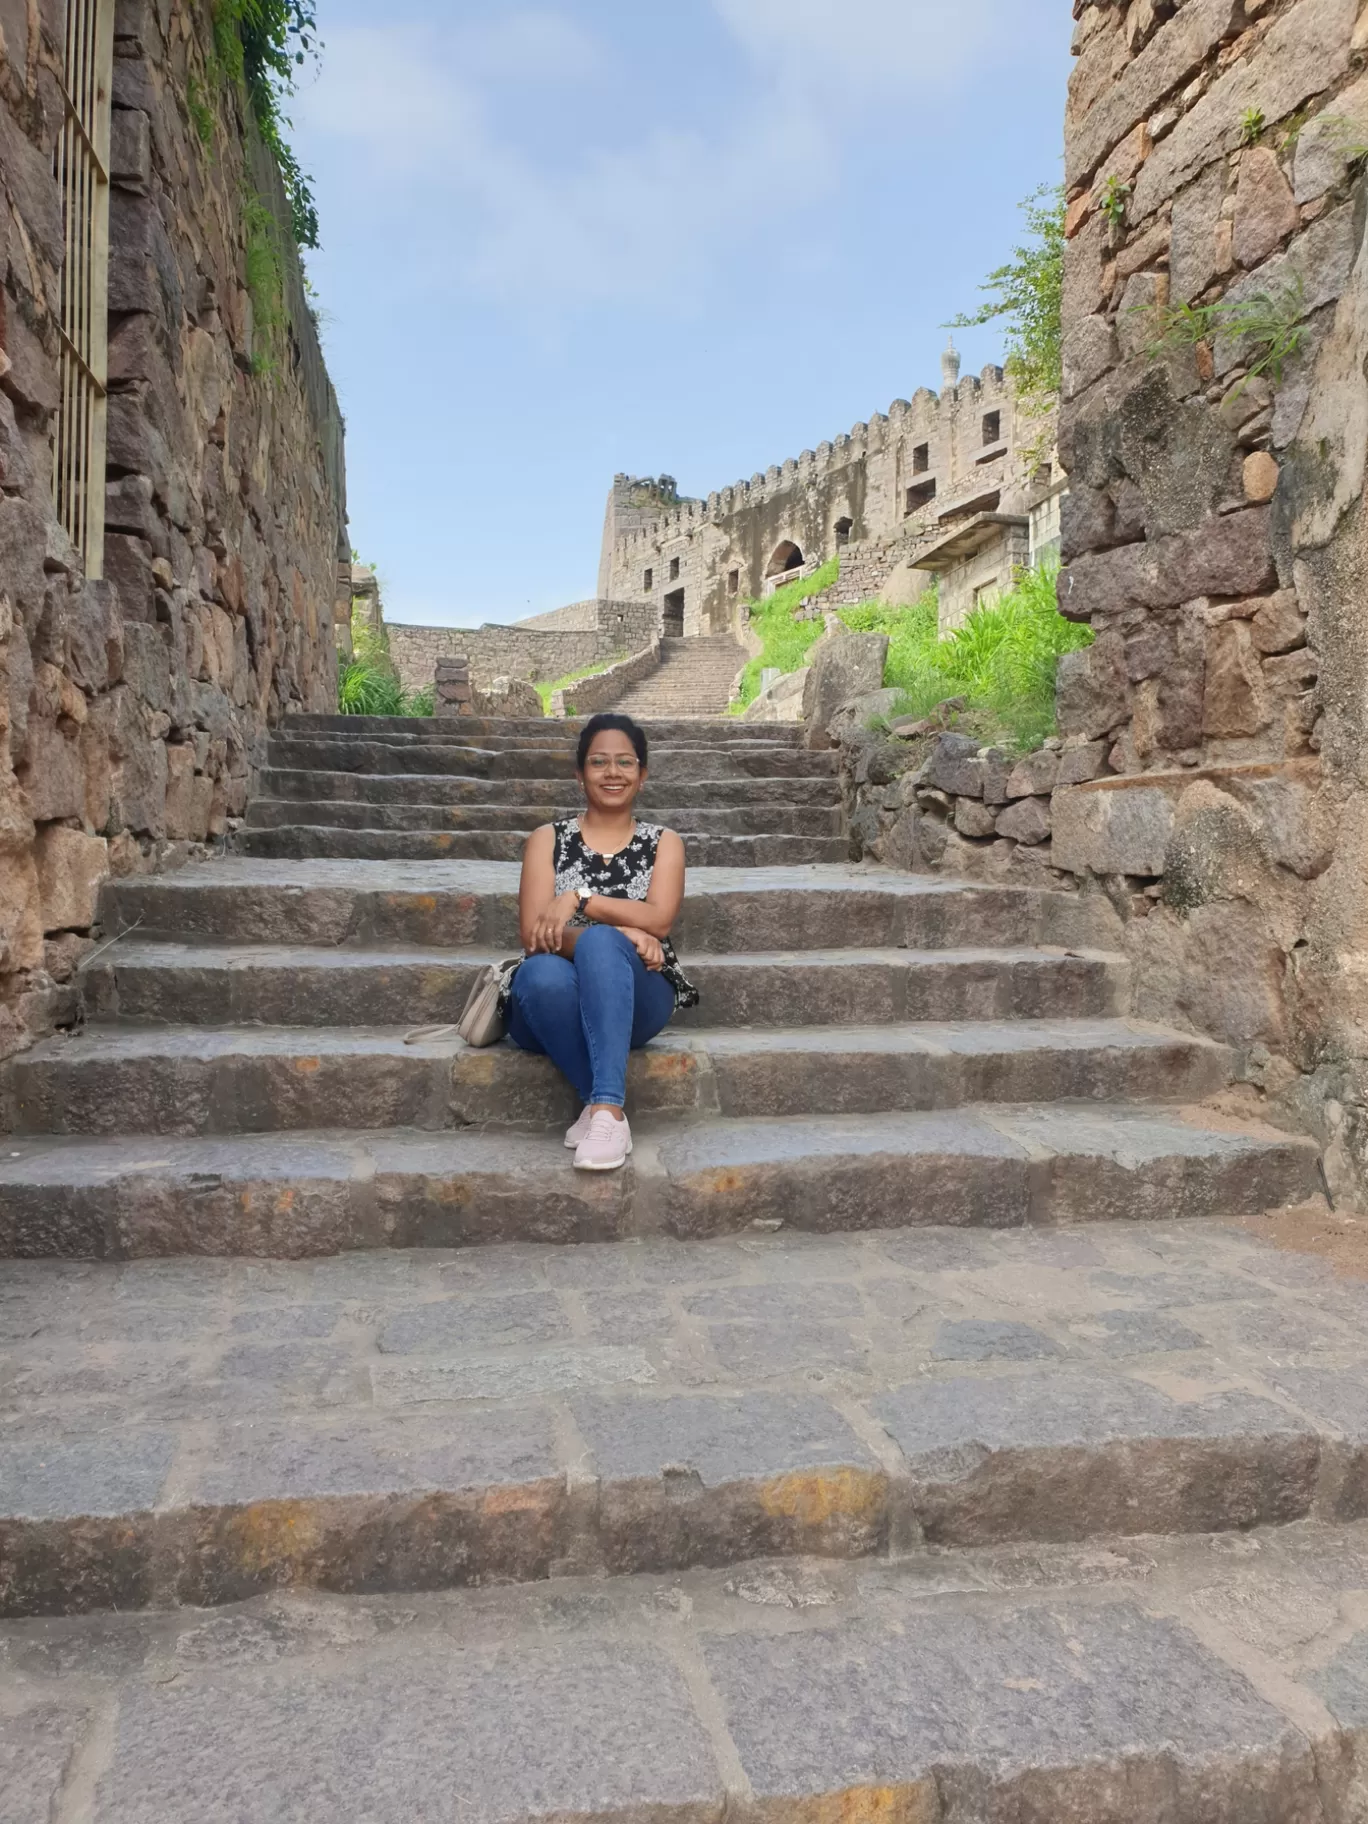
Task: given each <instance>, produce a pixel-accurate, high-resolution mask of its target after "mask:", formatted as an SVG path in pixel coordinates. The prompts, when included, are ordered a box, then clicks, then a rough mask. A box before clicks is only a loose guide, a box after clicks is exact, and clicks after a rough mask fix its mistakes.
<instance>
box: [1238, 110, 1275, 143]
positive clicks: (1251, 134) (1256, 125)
mask: <svg viewBox="0 0 1368 1824" xmlns="http://www.w3.org/2000/svg"><path fill="white" fill-rule="evenodd" d="M1267 125H1268V122H1267V120H1266V119H1265V118H1264V111H1263V109H1262V108H1246V109H1245V111H1244V113H1243V114H1242V115H1241V116H1240V144H1241V145H1242V146H1257V145H1258V143H1259V141H1260V140H1261V139H1262V138H1263V136H1264V129H1265V128H1266V127H1267Z"/></svg>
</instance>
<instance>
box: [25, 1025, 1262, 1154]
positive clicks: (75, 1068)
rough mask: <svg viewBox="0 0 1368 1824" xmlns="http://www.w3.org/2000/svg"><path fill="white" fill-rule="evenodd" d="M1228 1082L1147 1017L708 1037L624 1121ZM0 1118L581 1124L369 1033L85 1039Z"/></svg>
mask: <svg viewBox="0 0 1368 1824" xmlns="http://www.w3.org/2000/svg"><path fill="white" fill-rule="evenodd" d="M1229 1080H1230V1061H1229V1055H1228V1053H1227V1052H1226V1051H1225V1050H1224V1048H1223V1047H1221V1046H1219V1045H1214V1044H1212V1043H1210V1042H1209V1041H1206V1040H1200V1039H1195V1038H1192V1037H1190V1036H1189V1035H1187V1034H1185V1033H1180V1032H1174V1031H1171V1030H1169V1029H1168V1028H1165V1027H1159V1026H1148V1025H1144V1024H1142V1023H1141V1022H1140V1021H1137V1020H1118V1019H1091V1020H1088V1019H1079V1020H1061V1019H1033V1020H1001V1021H974V1020H971V1021H943V1022H931V1021H921V1022H916V1023H910V1024H905V1025H884V1026H844V1027H838V1026H794V1027H777V1028H772V1029H755V1028H730V1029H719V1028H716V1027H710V1028H706V1029H700V1030H696V1031H691V1032H690V1031H681V1032H667V1033H666V1034H664V1035H662V1037H661V1038H659V1039H655V1040H653V1041H652V1043H651V1044H650V1045H649V1046H647V1047H646V1049H645V1050H644V1051H640V1052H636V1053H634V1054H633V1056H632V1058H631V1060H630V1063H629V1066H628V1072H627V1106H628V1111H629V1113H631V1114H632V1115H633V1117H634V1118H636V1117H650V1116H666V1117H672V1118H674V1119H676V1120H681V1119H693V1120H697V1119H701V1118H706V1117H707V1116H710V1115H719V1114H720V1115H722V1116H725V1117H732V1116H742V1115H751V1116H771V1115H875V1114H882V1113H884V1112H886V1111H903V1110H920V1109H950V1108H957V1107H960V1106H962V1105H963V1104H966V1103H971V1102H1023V1101H1026V1100H1028V1099H1037V1100H1045V1099H1047V1098H1051V1099H1067V1100H1071V1101H1080V1102H1085V1101H1088V1100H1096V1101H1114V1100H1120V1099H1125V1098H1136V1099H1140V1100H1148V1099H1156V1098H1167V1099H1172V1100H1195V1101H1200V1100H1201V1099H1202V1097H1204V1096H1207V1095H1211V1094H1214V1093H1215V1092H1216V1091H1217V1090H1220V1089H1223V1088H1224V1087H1225V1086H1226V1084H1227V1083H1228V1082H1229ZM3 1106H4V1109H5V1115H6V1121H5V1126H6V1129H7V1131H9V1132H12V1133H17V1134H106V1135H115V1134H119V1133H130V1132H131V1133H139V1134H177V1135H191V1134H235V1133H278V1132H281V1131H285V1130H289V1129H300V1128H302V1129H308V1128H320V1127H343V1126H345V1125H346V1124H347V1122H348V1121H349V1120H351V1119H353V1118H354V1117H355V1114H356V1112H357V1111H358V1110H364V1111H365V1117H366V1120H367V1123H368V1124H369V1125H370V1126H372V1127H418V1128H444V1127H453V1126H455V1127H460V1126H467V1125H486V1124H488V1125H491V1126H495V1127H499V1126H507V1125H509V1124H520V1125H525V1126H527V1127H528V1128H544V1127H547V1126H551V1125H555V1126H561V1127H563V1126H566V1125H568V1124H569V1122H570V1121H572V1120H573V1119H574V1118H575V1116H576V1115H577V1114H578V1113H579V1104H578V1102H577V1101H576V1100H575V1098H574V1096H573V1093H572V1091H571V1089H570V1086H569V1085H568V1084H567V1083H566V1081H565V1079H564V1078H563V1077H562V1076H561V1075H560V1074H559V1072H558V1071H556V1070H555V1068H554V1067H553V1066H552V1064H551V1062H550V1060H549V1059H547V1058H543V1057H534V1056H531V1055H530V1054H528V1053H526V1052H522V1051H518V1050H515V1049H514V1047H513V1046H512V1045H509V1044H503V1045H498V1046H494V1047H492V1048H491V1049H489V1050H486V1051H472V1050H471V1049H470V1048H469V1047H468V1046H467V1045H466V1044H465V1043H464V1042H463V1041H462V1040H460V1039H457V1038H445V1039H439V1040H432V1041H428V1042H425V1043H422V1044H416V1045H414V1044H406V1043H405V1028H404V1027H402V1026H401V1027H384V1026H359V1025H350V1026H308V1027H287V1026H222V1027H215V1026H183V1025H181V1026H119V1025H114V1026H98V1025H92V1026H87V1027H84V1028H83V1029H82V1030H81V1031H79V1032H78V1033H75V1034H67V1033H60V1034H58V1035H56V1036H55V1037H53V1038H50V1039H46V1040H44V1041H43V1042H42V1043H41V1044H38V1045H35V1046H34V1047H33V1048H32V1049H31V1050H29V1051H26V1052H22V1053H20V1054H19V1055H18V1056H17V1057H15V1058H13V1059H12V1060H11V1061H10V1063H9V1066H8V1069H7V1073H6V1084H5V1097H4V1104H3Z"/></svg>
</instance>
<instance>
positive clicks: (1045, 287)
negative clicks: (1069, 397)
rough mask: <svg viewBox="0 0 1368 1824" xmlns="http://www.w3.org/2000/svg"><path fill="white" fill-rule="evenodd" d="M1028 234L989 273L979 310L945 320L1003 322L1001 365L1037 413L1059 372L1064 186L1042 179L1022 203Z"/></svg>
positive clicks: (961, 325) (1047, 404) (958, 324)
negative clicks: (1004, 342) (1003, 356)
mask: <svg viewBox="0 0 1368 1824" xmlns="http://www.w3.org/2000/svg"><path fill="white" fill-rule="evenodd" d="M1021 212H1022V214H1023V215H1024V216H1025V217H1026V228H1027V236H1026V239H1025V240H1024V241H1023V242H1022V243H1021V245H1020V246H1019V247H1016V248H1014V249H1013V252H1012V257H1011V259H1009V260H1008V261H1007V262H1006V264H1005V265H1002V266H999V267H998V268H997V270H996V271H995V272H990V273H989V274H988V277H987V280H986V281H985V282H984V284H983V285H982V286H980V288H979V289H980V290H982V291H986V292H987V293H988V294H989V297H988V301H987V302H986V303H985V304H983V305H981V306H980V307H979V309H978V310H976V311H972V312H966V313H965V314H964V315H962V316H958V317H956V318H955V320H954V322H953V323H951V324H948V325H947V327H948V328H950V329H973V328H977V327H978V326H979V325H980V324H984V323H996V322H999V321H1000V322H1002V323H1003V324H1004V325H1005V327H1006V331H1007V359H1006V362H1005V364H1004V365H1005V367H1006V370H1007V372H1008V374H1010V375H1011V377H1012V379H1013V380H1014V381H1015V382H1016V386H1017V396H1018V398H1019V400H1020V402H1021V405H1022V407H1023V408H1024V410H1025V411H1026V412H1028V413H1031V414H1033V415H1035V416H1040V415H1041V414H1043V413H1044V412H1047V411H1049V410H1050V409H1051V408H1052V407H1053V406H1054V403H1055V397H1056V395H1057V394H1058V392H1059V387H1060V381H1061V378H1062V375H1063V355H1062V352H1061V351H1062V345H1063V331H1062V327H1061V317H1062V308H1063V297H1064V191H1063V189H1062V188H1060V187H1059V186H1057V185H1046V186H1045V187H1044V188H1042V189H1040V190H1037V191H1036V192H1035V193H1034V194H1033V195H1031V196H1028V197H1027V198H1026V201H1025V202H1024V203H1023V204H1022V205H1021Z"/></svg>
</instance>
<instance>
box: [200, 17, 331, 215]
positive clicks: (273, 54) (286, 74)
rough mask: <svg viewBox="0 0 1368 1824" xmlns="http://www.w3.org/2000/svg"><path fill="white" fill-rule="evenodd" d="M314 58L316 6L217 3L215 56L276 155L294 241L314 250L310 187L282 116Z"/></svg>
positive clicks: (314, 207) (314, 212)
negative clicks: (299, 75)
mask: <svg viewBox="0 0 1368 1824" xmlns="http://www.w3.org/2000/svg"><path fill="white" fill-rule="evenodd" d="M317 53H318V22H317V18H316V14H315V6H314V0H217V4H216V6H215V8H214V54H215V58H216V60H217V63H218V66H219V69H220V71H221V72H222V73H223V75H225V76H226V77H228V78H229V79H230V80H231V81H233V82H237V83H240V84H241V85H242V87H243V88H244V89H245V90H246V93H247V98H248V101H249V102H250V104H251V108H252V114H253V116H254V118H255V120H256V123H257V128H258V130H259V131H260V133H261V137H262V139H263V140H264V141H265V142H266V144H267V145H268V146H269V147H270V149H271V151H272V152H273V153H274V154H275V158H276V163H277V164H278V165H279V166H280V174H281V177H282V178H283V179H284V182H285V194H286V196H287V197H288V199H289V204H290V213H291V218H292V226H293V228H294V236H295V239H296V241H298V243H299V245H300V246H301V247H317V245H318V205H317V203H316V202H315V200H314V193H313V182H312V180H311V179H310V178H309V177H308V176H307V175H306V174H305V172H304V171H302V170H301V169H300V165H299V160H298V159H297V158H296V157H295V155H294V151H293V149H292V148H291V146H290V144H289V142H288V140H287V139H286V138H285V129H286V128H287V127H288V126H289V124H290V123H289V119H288V117H287V116H286V115H285V113H284V111H283V104H284V101H285V98H286V97H287V96H288V95H289V94H290V93H291V92H292V91H293V89H294V86H295V79H296V75H297V72H298V70H299V69H300V67H301V66H302V65H303V64H305V63H307V62H308V60H309V58H310V57H313V56H316V55H317Z"/></svg>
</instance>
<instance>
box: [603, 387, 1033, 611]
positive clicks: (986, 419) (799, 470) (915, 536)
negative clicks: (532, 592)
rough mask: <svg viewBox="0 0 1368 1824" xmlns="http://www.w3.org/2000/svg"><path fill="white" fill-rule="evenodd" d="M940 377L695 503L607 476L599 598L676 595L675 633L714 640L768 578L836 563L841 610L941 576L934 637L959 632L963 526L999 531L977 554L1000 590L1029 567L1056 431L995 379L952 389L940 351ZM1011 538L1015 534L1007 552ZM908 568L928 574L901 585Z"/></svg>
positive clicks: (899, 594) (964, 603) (901, 597)
mask: <svg viewBox="0 0 1368 1824" xmlns="http://www.w3.org/2000/svg"><path fill="white" fill-rule="evenodd" d="M943 370H944V384H943V386H942V389H941V392H940V393H939V395H938V394H936V393H933V392H931V391H930V390H929V389H927V388H925V387H923V388H922V389H921V390H920V391H919V392H918V393H917V394H916V395H915V397H914V398H913V399H912V400H910V401H909V400H906V399H898V400H895V401H894V403H893V404H892V405H891V406H890V407H889V410H888V412H887V414H884V413H876V415H875V416H874V417H873V418H872V419H871V420H870V422H869V423H868V424H857V425H856V426H855V427H854V428H853V430H852V431H851V432H850V434H849V435H848V436H841V437H837V438H836V439H835V440H834V441H833V442H830V443H821V444H819V445H818V446H817V448H816V449H815V450H804V451H803V453H802V455H801V456H799V457H797V458H796V459H792V458H791V459H790V460H789V461H787V462H785V463H783V464H779V465H776V466H775V467H773V468H771V469H769V470H768V471H767V472H766V473H765V474H763V475H761V474H757V475H753V476H752V477H751V479H750V480H749V481H739V482H736V483H734V484H733V486H731V487H729V488H724V489H722V490H721V491H720V492H718V493H714V494H710V495H709V496H708V498H707V499H706V500H679V499H678V498H677V497H675V496H674V493H673V487H672V485H671V486H670V487H669V488H668V489H666V490H662V487H661V485H660V483H658V482H653V481H638V480H634V479H633V478H632V477H630V476H627V475H619V476H617V477H616V479H615V481H614V483H613V488H612V492H611V493H610V495H609V500H608V511H607V515H606V520H605V527H604V547H603V558H602V574H603V576H604V577H605V579H606V582H605V585H604V586H605V588H606V589H607V590H608V592H609V593H611V594H612V595H613V596H614V597H616V598H617V599H619V600H623V601H633V600H635V601H654V602H661V601H663V598H664V597H665V596H666V595H667V594H668V595H673V596H675V597H676V598H677V596H678V594H679V593H680V592H681V591H682V593H683V616H684V632H685V634H687V635H696V634H708V633H726V632H732V631H734V630H735V626H736V619H737V612H738V609H739V607H740V604H741V603H742V602H743V601H748V600H759V599H760V598H761V597H762V596H763V595H764V593H765V590H766V585H767V581H768V580H769V579H770V578H771V577H772V576H773V574H774V572H775V570H776V567H786V566H787V565H788V564H789V563H790V562H792V563H794V564H795V565H796V564H798V563H799V562H801V563H802V564H803V565H804V566H805V567H806V568H808V569H812V568H815V567H816V566H817V565H818V564H820V563H821V562H823V561H825V560H826V559H828V558H831V557H833V556H835V555H836V554H837V553H838V552H839V553H840V555H841V560H842V564H843V566H844V569H845V572H846V573H847V574H848V575H849V576H850V577H852V578H854V577H858V579H859V584H858V586H859V588H860V590H861V591H862V593H861V594H860V595H858V596H850V597H848V596H847V594H846V592H845V590H844V589H843V591H842V594H841V597H840V598H839V599H842V600H845V599H852V600H867V599H870V598H871V597H873V596H876V595H885V593H886V590H887V587H888V585H889V584H890V582H893V583H894V585H895V588H894V594H893V599H895V600H898V601H909V600H911V599H913V597H914V596H915V594H916V593H917V592H918V590H919V589H920V588H921V587H924V585H925V582H926V581H928V580H929V579H930V576H931V575H932V574H933V573H941V574H944V575H945V576H946V584H945V585H944V586H943V589H942V594H943V596H944V598H945V601H946V602H947V603H949V604H950V609H949V611H948V616H947V618H946V625H947V626H949V625H953V624H956V623H957V620H958V619H962V618H963V614H964V613H967V612H968V609H969V607H971V606H972V603H973V590H972V586H969V587H967V588H962V587H960V583H961V581H962V579H961V578H960V577H959V575H958V572H959V569H960V567H961V566H960V561H959V558H958V557H957V555H956V554H955V552H954V551H953V550H951V549H948V546H949V545H950V544H953V538H954V535H955V534H956V533H957V532H958V531H959V530H960V528H961V522H963V521H965V520H966V519H969V518H973V517H975V516H978V515H982V514H985V513H988V514H995V513H1000V514H1001V515H1003V517H1004V520H1005V521H1008V522H1011V524H1010V525H1009V524H1004V526H1003V528H1002V534H1003V535H1002V536H1001V537H999V538H991V539H988V540H984V541H981V542H980V543H979V544H978V545H977V546H976V549H975V552H974V556H975V559H976V561H977V564H978V566H979V571H980V573H981V576H980V580H981V577H982V576H985V575H987V574H988V569H989V568H990V567H991V566H993V565H994V564H995V565H996V568H995V569H993V571H992V574H993V577H994V578H996V581H997V584H998V586H1000V587H1004V588H1005V587H1006V586H1007V585H1008V584H1009V583H1010V581H1011V576H1012V569H1013V565H1014V564H1015V563H1017V562H1020V561H1024V559H1025V555H1026V549H1027V538H1026V534H1025V530H1024V529H1025V528H1026V527H1027V525H1028V523H1029V515H1030V512H1031V510H1032V508H1033V507H1034V506H1035V505H1036V504H1037V503H1038V502H1039V501H1040V500H1042V499H1044V498H1045V497H1047V496H1048V495H1049V493H1050V491H1051V489H1052V488H1053V487H1054V486H1055V485H1057V480H1056V476H1055V465H1054V463H1053V460H1052V453H1051V452H1050V448H1049V446H1050V443H1051V434H1052V422H1051V421H1049V420H1041V419H1040V418H1033V417H1030V416H1029V415H1027V414H1025V413H1023V412H1022V411H1021V409H1020V407H1019V405H1018V403H1017V400H1016V395H1015V391H1014V388H1013V386H1012V384H1011V382H1010V381H1009V380H1008V379H1007V378H1006V377H1005V376H1004V374H1003V371H1002V369H1001V368H999V367H987V368H985V369H984V371H983V373H982V374H981V375H979V376H977V377H974V376H970V377H969V378H966V379H964V380H961V379H960V377H959V359H958V356H956V355H955V354H954V353H953V351H951V352H950V353H948V354H947V356H946V358H945V361H944V364H943ZM1042 449H1043V450H1044V451H1045V452H1046V459H1045V461H1044V463H1043V464H1042V463H1041V460H1040V455H1039V452H1040V451H1041V450H1042ZM666 479H667V481H668V478H666ZM1013 526H1020V527H1021V528H1022V529H1023V531H1022V537H1021V538H1020V539H1019V540H1017V541H1016V542H1015V543H1013V542H1012V539H1011V536H1010V533H1011V529H1012V527H1013ZM793 553H798V554H800V555H799V556H798V557H794V556H793V555H792V554H793ZM919 564H920V565H925V566H926V570H925V571H924V572H923V573H922V574H920V575H917V576H913V575H911V574H910V571H911V567H912V566H913V565H919Z"/></svg>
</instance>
